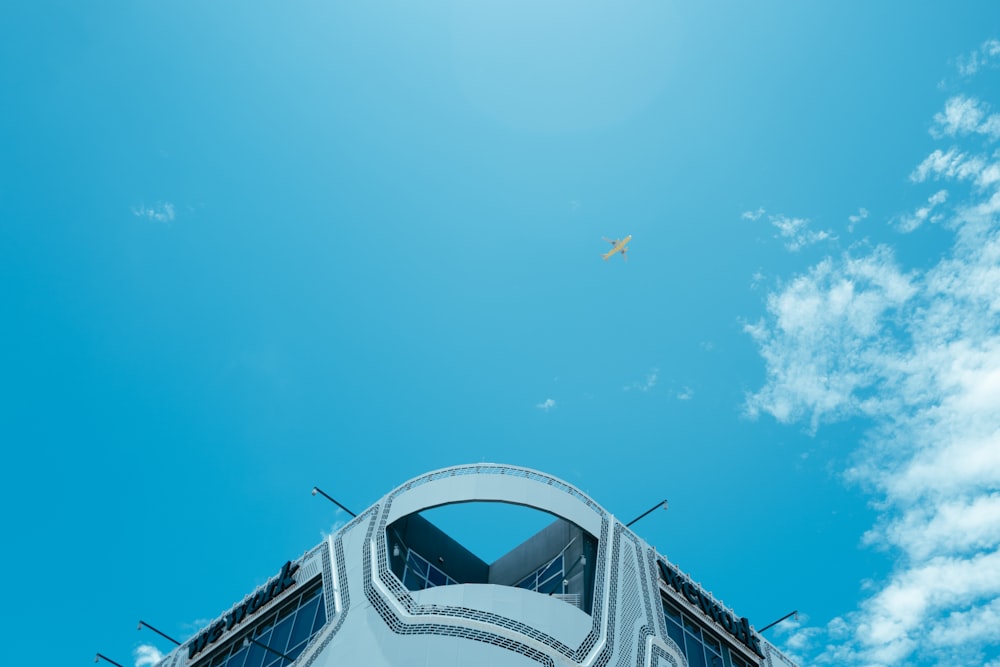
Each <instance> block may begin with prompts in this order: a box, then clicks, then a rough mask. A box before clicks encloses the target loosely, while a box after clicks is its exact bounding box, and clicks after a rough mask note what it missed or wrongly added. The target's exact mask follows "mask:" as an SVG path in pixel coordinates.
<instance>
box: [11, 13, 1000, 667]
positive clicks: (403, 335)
mask: <svg viewBox="0 0 1000 667" xmlns="http://www.w3.org/2000/svg"><path fill="white" fill-rule="evenodd" d="M998 19H1000V8H998V7H997V5H996V4H995V3H991V2H970V3H963V4H961V5H960V6H956V5H953V4H952V3H944V2H926V3H917V4H916V5H915V6H910V7H908V8H907V10H906V11H905V13H904V12H901V11H900V10H899V8H898V7H897V6H895V5H890V4H889V3H865V2H839V3H832V2H830V3H796V2H759V3H753V4H752V6H750V5H746V4H745V3H735V2H714V3H697V6H686V5H682V4H680V3H666V2H660V3H625V4H623V3H614V4H612V3H589V2H588V3H579V2H568V1H562V0H551V1H549V0H547V1H546V2H544V3H539V2H530V3H529V2H522V1H506V2H492V1H483V2H477V3H467V2H466V3H457V2H456V3H444V2H423V3H406V4H403V3H397V4H389V3H366V4H364V5H363V6H361V5H356V6H352V7H347V6H344V5H343V3H339V4H338V3H330V2H319V1H314V0H295V1H291V2H284V3H272V4H270V5H264V4H262V3H258V4H256V5H254V4H249V5H248V4H247V3H236V2H229V1H224V0H220V1H218V2H212V3H204V2H193V1H189V0H179V1H176V2H170V3H162V2H120V1H119V2H115V1H112V0H109V1H108V2H103V3H97V4H94V3H69V2H53V1H48V2H45V1H43V2H37V1H35V2H27V1H23V0H9V1H8V2H6V3H4V4H3V7H2V8H0V86H2V90H3V91H4V95H3V98H4V103H3V104H2V105H0V121H2V122H0V155H2V161H0V168H2V172H0V285H2V289H0V313H2V314H0V318H2V327H0V332H2V334H0V335H2V339H0V340H2V345H0V369H2V373H0V378H2V381H0V440H2V441H3V442H4V443H5V447H4V451H5V452H6V457H7V466H6V470H7V471H8V472H7V476H6V481H5V484H3V485H2V487H0V494H2V495H0V500H2V503H3V507H4V508H5V509H4V514H3V517H4V527H5V532H6V533H7V535H8V536H9V537H8V540H7V544H8V548H7V549H5V551H4V556H3V565H4V570H5V571H6V572H8V581H7V599H8V601H9V603H10V604H11V607H10V608H11V609H16V610H17V611H16V612H13V613H12V614H10V615H8V616H7V618H8V619H10V620H8V621H7V626H8V632H9V636H10V637H16V641H8V642H6V647H5V650H6V652H7V654H8V662H9V663H10V664H37V663H38V661H39V660H40V659H42V661H43V662H45V663H47V664H53V665H70V664H82V663H84V662H89V661H90V660H92V656H93V654H94V652H95V651H100V652H102V653H104V654H106V655H108V656H109V657H112V658H113V659H115V660H117V661H119V662H122V663H123V664H128V665H132V664H135V665H137V666H141V665H146V664H150V660H151V659H152V658H153V657H155V655H157V652H166V651H168V650H169V649H170V648H171V646H170V645H169V644H168V643H166V642H164V641H162V640H160V639H159V638H158V637H157V636H155V635H154V634H152V633H149V632H148V631H143V632H139V633H137V632H136V630H135V627H136V623H137V621H138V620H139V619H143V620H145V621H147V622H149V623H151V624H153V625H155V626H157V627H158V628H160V629H161V630H164V631H165V632H167V633H168V634H172V635H174V636H178V637H179V638H180V637H187V636H189V635H191V634H192V633H193V632H194V631H195V630H196V629H197V628H198V626H199V624H200V623H201V622H202V621H204V620H205V619H208V618H212V617H214V616H215V615H217V614H218V613H219V612H221V611H222V610H224V609H225V608H227V607H228V606H229V605H230V604H232V603H233V602H234V601H236V600H238V599H240V598H241V597H242V596H243V595H244V594H245V593H247V592H248V591H250V590H252V589H253V587H255V586H256V585H259V584H260V583H263V582H264V581H265V580H267V578H268V577H270V576H272V575H273V574H274V573H276V572H277V570H278V569H279V567H280V565H281V563H283V562H284V561H285V560H287V559H289V558H294V557H296V556H297V555H299V554H301V553H302V552H303V551H304V550H306V549H308V548H310V547H312V546H314V545H315V544H316V543H318V542H319V540H320V539H321V538H322V536H323V535H324V534H326V533H328V532H329V531H330V530H332V529H334V528H335V527H336V526H337V525H339V523H341V522H342V521H343V519H344V518H345V517H344V515H343V514H342V513H340V514H338V513H337V512H336V511H335V508H334V507H333V506H332V505H330V504H328V503H326V502H325V501H323V500H322V499H321V498H314V497H311V496H310V494H309V491H310V489H311V488H312V486H313V485H314V484H315V485H319V486H320V487H322V488H323V489H324V490H326V491H328V492H329V493H331V494H332V495H334V496H335V497H337V498H338V499H339V500H340V501H341V502H342V503H344V504H345V505H347V506H348V507H351V508H354V509H355V511H357V510H358V509H360V508H363V507H366V506H367V505H369V504H370V503H372V502H374V501H376V500H377V499H378V498H379V497H381V496H382V495H383V494H384V493H386V492H388V491H389V490H391V489H392V488H394V487H395V486H397V485H398V484H400V483H402V482H404V481H406V480H407V479H409V478H411V477H413V476H416V475H418V474H420V473H422V472H425V471H427V470H431V469H434V468H438V467H443V466H447V465H453V464H458V463H466V462H471V461H498V462H506V463H513V464H517V465H523V466H528V467H532V468H536V469H539V470H543V471H545V472H548V473H551V474H554V475H556V476H558V477H561V478H563V479H565V480H566V481H568V482H570V483H572V484H575V485H577V486H579V487H580V488H582V489H583V490H585V491H586V492H588V493H589V494H590V495H591V496H592V497H593V498H594V499H595V500H597V502H599V503H601V504H602V505H603V506H604V507H606V508H607V509H608V510H609V511H611V512H612V513H614V514H615V515H617V516H619V517H620V518H623V519H626V520H627V519H629V518H631V517H633V516H635V515H637V514H638V513H640V512H642V511H643V510H645V509H646V508H647V507H649V506H650V505H651V504H652V503H654V502H656V501H657V500H660V499H661V498H663V497H667V498H669V500H670V509H669V511H668V512H666V513H663V512H657V513H656V514H653V515H651V516H649V517H647V518H645V519H643V521H642V522H641V523H639V524H636V529H637V530H638V532H639V533H640V534H641V535H642V536H643V537H644V538H645V539H647V540H648V541H649V542H650V543H652V544H654V545H655V546H657V548H658V549H659V550H660V551H661V552H662V553H665V554H666V555H667V556H668V557H669V558H670V559H671V560H672V561H673V562H675V563H677V564H678V565H679V566H680V567H682V568H683V569H685V570H686V571H687V572H689V573H690V574H691V575H692V577H694V578H695V579H696V580H698V581H700V582H702V583H703V585H704V586H705V587H706V588H709V589H710V590H712V591H714V592H715V593H716V595H717V596H718V597H720V598H721V599H723V600H724V601H725V602H726V603H727V604H728V605H730V606H731V607H733V608H734V609H736V610H737V611H738V612H739V613H741V614H745V615H747V616H749V617H750V619H751V620H752V621H753V622H754V623H755V624H756V625H757V626H758V627H760V626H763V625H764V624H766V623H768V622H770V621H771V620H774V619H776V618H779V617H780V616H782V615H784V614H785V613H787V612H789V611H791V610H792V609H798V610H800V616H799V619H798V620H797V621H788V622H786V623H784V624H782V625H781V626H779V627H777V628H774V629H772V630H768V631H767V635H766V636H767V637H768V639H770V640H771V641H773V642H775V643H776V644H777V645H779V646H780V647H782V648H783V649H784V650H786V651H787V652H788V653H789V654H792V655H794V656H796V657H797V658H798V659H799V660H800V661H801V663H802V664H803V665H826V664H831V665H901V664H907V665H955V664H963V665H994V666H996V665H1000V631H998V630H997V628H1000V411H998V410H997V408H996V406H997V404H998V400H1000V315H998V313H1000V300H998V297H997V296H996V295H997V294H1000V219H998V214H1000V189H998V188H1000V162H998V159H1000V158H998V148H997V147H998V143H997V140H998V139H1000V116H998V115H997V113H998V111H997V110H998V109H1000V95H998V94H997V91H998V90H1000V87H998V85H997V84H998V81H1000V42H998V41H997V40H998V39H1000V34H997V30H998V28H997V26H998V25H1000V21H998ZM629 233H631V234H633V235H634V241H633V243H632V247H631V251H630V258H629V261H628V262H627V263H625V262H622V261H620V260H618V258H615V260H616V261H613V262H602V261H601V259H600V256H599V253H601V252H604V251H605V249H606V244H605V243H604V242H603V241H602V240H601V237H602V236H610V237H620V236H624V235H625V234H629ZM481 533H482V534H480V535H478V536H476V535H473V536H472V537H470V539H473V540H477V541H478V540H481V541H482V543H483V544H484V545H486V547H484V548H487V547H488V546H489V543H490V541H491V540H492V539H493V538H492V536H491V535H490V531H489V530H487V527H485V526H484V528H483V529H482V531H481ZM39 656H43V658H40V657H39Z"/></svg>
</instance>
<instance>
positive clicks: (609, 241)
mask: <svg viewBox="0 0 1000 667" xmlns="http://www.w3.org/2000/svg"><path fill="white" fill-rule="evenodd" d="M601 238H602V239H604V240H605V241H607V242H608V243H610V244H611V245H614V244H616V243H618V240H617V239H615V240H612V239H609V238H608V237H607V236H602V237H601Z"/></svg>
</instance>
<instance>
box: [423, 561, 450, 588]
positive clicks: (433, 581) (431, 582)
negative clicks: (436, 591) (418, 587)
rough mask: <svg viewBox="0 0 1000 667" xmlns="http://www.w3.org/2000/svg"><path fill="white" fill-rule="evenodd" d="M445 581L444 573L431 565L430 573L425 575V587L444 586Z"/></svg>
mask: <svg viewBox="0 0 1000 667" xmlns="http://www.w3.org/2000/svg"><path fill="white" fill-rule="evenodd" d="M446 581H447V580H446V577H445V574H444V572H442V571H441V570H439V569H437V568H436V567H434V566H433V565H431V571H430V572H429V573H428V574H427V585H428V586H444V585H445V583H446Z"/></svg>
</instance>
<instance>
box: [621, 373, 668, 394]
mask: <svg viewBox="0 0 1000 667" xmlns="http://www.w3.org/2000/svg"><path fill="white" fill-rule="evenodd" d="M659 373H660V369H659V368H653V369H650V371H649V372H648V373H646V377H645V378H644V379H643V380H642V381H641V382H633V383H632V384H630V385H627V386H626V387H623V389H624V390H625V391H631V390H633V389H635V390H637V391H649V390H650V389H652V388H653V387H655V386H656V381H657V378H658V377H659Z"/></svg>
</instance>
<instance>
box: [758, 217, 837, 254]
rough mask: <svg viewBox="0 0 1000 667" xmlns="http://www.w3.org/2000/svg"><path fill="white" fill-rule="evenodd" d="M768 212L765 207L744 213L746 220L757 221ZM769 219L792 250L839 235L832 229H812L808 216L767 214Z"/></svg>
mask: <svg viewBox="0 0 1000 667" xmlns="http://www.w3.org/2000/svg"><path fill="white" fill-rule="evenodd" d="M765 214H767V211H765V210H764V209H763V208H758V209H757V210H756V211H745V212H744V213H743V215H742V217H743V219H744V220H751V221H756V220H759V219H760V218H762V217H764V215H765ZM767 220H768V222H770V223H771V226H772V227H774V228H775V229H776V230H778V231H777V233H776V234H775V235H774V236H775V238H778V239H781V240H782V241H784V243H785V248H787V249H788V250H790V251H792V252H798V251H799V250H801V249H802V248H804V247H806V246H809V245H812V244H814V243H819V242H820V241H825V240H834V239H836V238H837V237H836V236H834V235H833V233H832V232H831V231H830V230H814V229H811V228H810V227H811V223H810V221H809V220H808V219H807V218H792V217H789V216H787V215H781V214H779V215H770V214H767Z"/></svg>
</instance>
